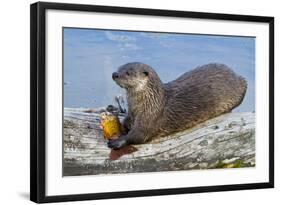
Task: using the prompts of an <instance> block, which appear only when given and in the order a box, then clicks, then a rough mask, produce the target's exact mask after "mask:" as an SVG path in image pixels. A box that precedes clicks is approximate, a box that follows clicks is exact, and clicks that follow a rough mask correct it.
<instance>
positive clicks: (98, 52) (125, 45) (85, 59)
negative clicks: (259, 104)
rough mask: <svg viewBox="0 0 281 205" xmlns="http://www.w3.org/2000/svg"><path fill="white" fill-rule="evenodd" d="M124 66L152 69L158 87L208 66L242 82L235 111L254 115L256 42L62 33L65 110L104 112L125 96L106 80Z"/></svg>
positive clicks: (76, 31) (92, 31) (118, 33)
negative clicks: (242, 95)
mask: <svg viewBox="0 0 281 205" xmlns="http://www.w3.org/2000/svg"><path fill="white" fill-rule="evenodd" d="M128 62H143V63H146V64H149V65H150V66H152V67H153V68H154V69H155V70H156V72H157V73H158V74H159V76H160V78H161V79H162V81H163V82H169V81H171V80H173V79H175V78H177V77H178V76H180V75H182V74H183V73H185V72H187V71H190V70H192V69H193V68H195V67H197V66H199V65H204V64H207V63H211V62H217V63H223V64H226V65H228V66H229V67H231V68H232V69H233V70H234V71H235V72H236V73H238V74H239V75H242V76H243V77H245V78H246V80H247V82H248V89H247V93H246V95H245V98H244V101H243V102H242V104H241V105H240V106H239V107H238V108H236V109H235V111H239V112H245V111H250V112H252V111H254V110H255V38H253V37H226V36H210V35H187V34H160V33H147V32H126V31H123V32H122V31H106V30H95V29H70V28H65V29H64V106H65V107H74V108H75V107H88V108H96V107H103V106H107V105H109V104H114V103H115V102H114V97H115V96H116V95H120V94H121V95H124V96H125V91H124V90H122V89H121V88H120V87H118V86H117V85H116V84H115V83H114V81H113V80H112V78H111V75H112V72H114V71H116V70H117V68H118V67H119V66H121V65H123V64H125V63H128Z"/></svg>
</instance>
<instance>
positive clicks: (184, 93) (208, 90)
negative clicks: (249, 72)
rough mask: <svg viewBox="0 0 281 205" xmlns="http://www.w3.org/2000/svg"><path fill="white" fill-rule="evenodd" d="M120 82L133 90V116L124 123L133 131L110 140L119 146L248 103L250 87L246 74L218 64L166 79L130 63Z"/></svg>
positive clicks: (129, 97)
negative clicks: (170, 79)
mask: <svg viewBox="0 0 281 205" xmlns="http://www.w3.org/2000/svg"><path fill="white" fill-rule="evenodd" d="M128 72H130V75H129V74H128ZM146 74H147V75H146ZM146 78H147V79H146ZM115 81H116V83H117V84H119V85H120V86H121V87H123V88H125V89H126V90H127V100H128V115H127V117H126V118H125V120H124V123H123V125H124V127H125V128H126V129H127V131H128V133H127V134H125V135H122V136H121V137H120V138H119V139H118V140H113V141H110V142H109V143H108V146H109V147H111V148H114V149H118V148H120V147H123V146H125V145H127V144H140V143H145V142H147V141H149V140H151V139H152V138H154V137H157V136H165V135H168V134H171V133H174V132H178V131H181V130H185V129H188V128H191V127H193V126H194V125H196V124H198V123H201V122H204V121H206V120H208V119H211V118H214V117H216V116H219V115H221V114H223V113H227V112H230V111H231V110H232V109H234V108H235V107H237V106H238V105H239V104H240V103H241V102H242V100H243V98H244V96H245V93H246V90H247V82H246V80H245V79H244V78H243V77H241V76H238V75H237V74H235V73H234V72H233V71H232V70H231V69H230V68H228V67H227V66H226V65H223V64H215V63H212V64H207V65H204V66H200V67H197V68H195V69H194V70H192V71H190V72H186V73H184V74H183V75H181V76H180V77H179V78H177V79H176V80H174V81H171V82H169V83H166V84H163V83H162V82H161V80H160V78H159V77H158V75H157V73H156V72H155V71H154V70H153V69H152V68H151V67H150V66H148V65H145V64H143V63H129V64H126V65H124V66H122V67H120V68H119V70H118V79H115ZM144 82H145V85H144V86H143V85H142V84H144ZM138 84H141V85H142V86H138Z"/></svg>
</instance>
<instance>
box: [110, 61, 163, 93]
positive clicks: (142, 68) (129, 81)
mask: <svg viewBox="0 0 281 205" xmlns="http://www.w3.org/2000/svg"><path fill="white" fill-rule="evenodd" d="M155 77H157V78H158V76H157V74H156V72H155V71H154V70H153V69H152V68H151V67H150V66H148V65H146V64H143V63H127V64H125V65H123V66H121V67H119V69H118V71H117V72H114V73H112V79H113V80H114V81H115V82H116V83H117V84H118V85H119V86H120V87H122V88H125V89H126V90H127V91H134V92H139V91H140V92H141V91H143V90H144V89H146V88H147V86H149V83H150V82H151V80H153V79H154V78H155ZM159 81H160V79H159Z"/></svg>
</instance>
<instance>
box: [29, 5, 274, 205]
mask: <svg viewBox="0 0 281 205" xmlns="http://www.w3.org/2000/svg"><path fill="white" fill-rule="evenodd" d="M30 20H31V36H30V43H31V44H30V45H31V105H30V108H31V113H30V118H31V127H30V131H31V136H30V138H31V139H30V145H31V146H30V147H31V152H30V160H31V163H30V164H31V167H30V193H31V194H30V198H31V200H32V201H34V202H38V203H42V202H59V201H74V200H94V199H109V198H121V197H139V196H153V195H168V194H185V193H197V192H213V191H229V190H244V189H258V188H273V187H274V104H273V103H274V82H273V81H274V18H273V17H265V16H248V15H233V14H231V15H230V14H216V13H202V12H187V11H174V10H156V9H143V8H125V7H109V6H96V5H80V4H63V3H46V2H45V3H43V2H39V3H35V4H32V5H31V16H30Z"/></svg>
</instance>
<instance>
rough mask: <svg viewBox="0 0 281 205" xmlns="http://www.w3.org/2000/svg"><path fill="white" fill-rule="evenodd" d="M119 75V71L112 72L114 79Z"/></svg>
mask: <svg viewBox="0 0 281 205" xmlns="http://www.w3.org/2000/svg"><path fill="white" fill-rule="evenodd" d="M118 77H119V74H118V73H117V72H114V73H112V79H113V80H114V79H116V78H118Z"/></svg>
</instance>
